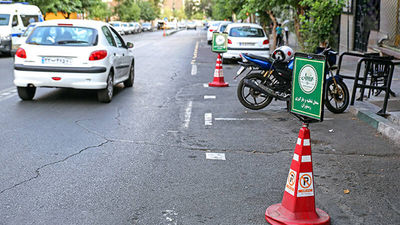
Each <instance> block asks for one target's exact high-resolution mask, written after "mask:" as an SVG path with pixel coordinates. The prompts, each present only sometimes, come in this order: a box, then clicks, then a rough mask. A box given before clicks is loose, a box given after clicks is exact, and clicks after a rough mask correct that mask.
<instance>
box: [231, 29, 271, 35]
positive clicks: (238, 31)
mask: <svg viewBox="0 0 400 225" xmlns="http://www.w3.org/2000/svg"><path fill="white" fill-rule="evenodd" d="M229 36H231V37H265V35H264V31H263V30H262V29H260V28H256V27H233V28H232V29H231V31H230V32H229Z"/></svg>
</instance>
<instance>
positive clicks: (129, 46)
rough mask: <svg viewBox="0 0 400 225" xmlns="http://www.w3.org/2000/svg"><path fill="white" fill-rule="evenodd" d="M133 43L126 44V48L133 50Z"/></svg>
mask: <svg viewBox="0 0 400 225" xmlns="http://www.w3.org/2000/svg"><path fill="white" fill-rule="evenodd" d="M133 46H134V45H133V43H132V42H127V43H126V47H128V48H133Z"/></svg>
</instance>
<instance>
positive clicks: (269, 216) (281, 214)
mask: <svg viewBox="0 0 400 225" xmlns="http://www.w3.org/2000/svg"><path fill="white" fill-rule="evenodd" d="M315 211H316V212H304V213H302V215H299V213H293V212H291V211H289V210H287V209H285V207H283V206H282V204H281V203H279V204H275V205H271V206H270V207H268V208H267V211H266V212H265V219H266V220H267V221H268V222H269V223H270V224H272V225H282V224H304V225H305V224H307V225H308V224H310V225H311V224H312V225H329V224H330V217H329V215H328V214H327V213H326V212H324V211H323V210H321V209H318V208H316V209H315ZM301 216H304V218H299V217H301ZM310 218H313V219H310Z"/></svg>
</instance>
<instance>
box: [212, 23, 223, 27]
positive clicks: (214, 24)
mask: <svg viewBox="0 0 400 225" xmlns="http://www.w3.org/2000/svg"><path fill="white" fill-rule="evenodd" d="M220 24H221V23H213V24H212V25H211V26H212V27H218V26H219V25H220Z"/></svg>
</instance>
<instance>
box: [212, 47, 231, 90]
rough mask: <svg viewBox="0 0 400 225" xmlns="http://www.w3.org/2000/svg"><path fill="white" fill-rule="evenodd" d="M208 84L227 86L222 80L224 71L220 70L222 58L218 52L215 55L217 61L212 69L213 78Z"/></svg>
mask: <svg viewBox="0 0 400 225" xmlns="http://www.w3.org/2000/svg"><path fill="white" fill-rule="evenodd" d="M208 86H210V87H228V86H229V84H228V83H225V81H224V73H223V70H222V59H221V54H218V57H217V62H216V65H215V71H214V80H213V82H211V83H208Z"/></svg>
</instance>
